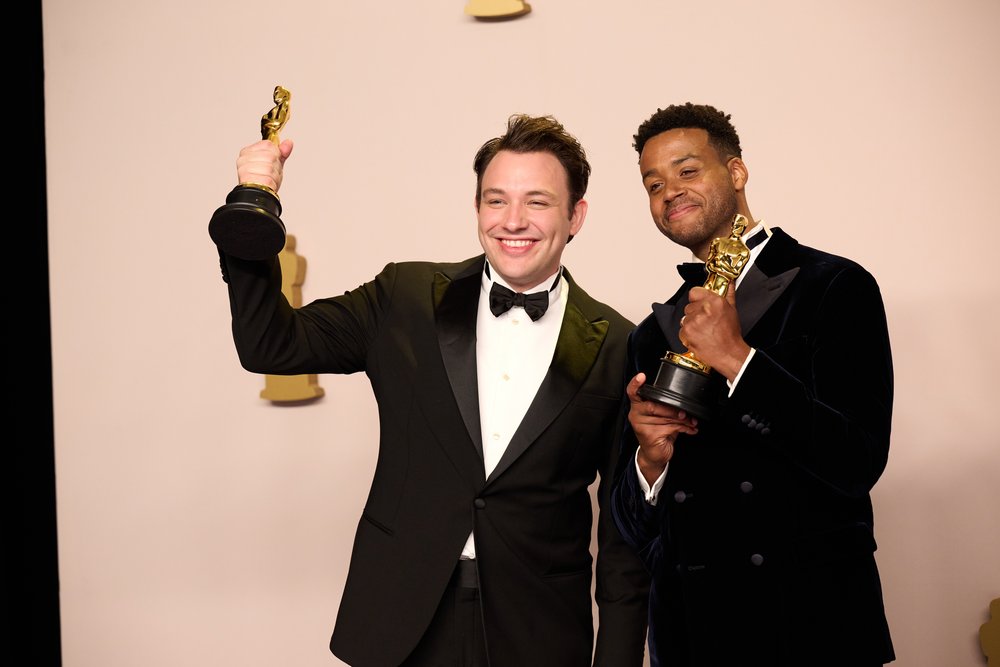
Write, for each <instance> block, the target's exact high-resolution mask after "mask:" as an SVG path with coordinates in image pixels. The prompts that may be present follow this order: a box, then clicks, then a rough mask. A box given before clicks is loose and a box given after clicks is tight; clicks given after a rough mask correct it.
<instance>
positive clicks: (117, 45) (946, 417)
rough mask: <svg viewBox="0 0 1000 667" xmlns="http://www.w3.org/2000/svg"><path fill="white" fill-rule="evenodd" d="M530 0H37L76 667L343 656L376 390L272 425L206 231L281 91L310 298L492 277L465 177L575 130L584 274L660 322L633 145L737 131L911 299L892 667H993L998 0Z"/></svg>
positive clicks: (889, 286) (663, 245) (887, 488)
mask: <svg viewBox="0 0 1000 667" xmlns="http://www.w3.org/2000/svg"><path fill="white" fill-rule="evenodd" d="M532 4H533V7H534V11H533V12H532V13H531V14H530V15H528V16H527V17H524V18H522V19H519V20H517V21H513V22H508V23H477V22H475V21H474V20H472V19H469V18H468V17H466V16H465V15H464V14H463V11H462V10H463V7H464V2H463V0H454V1H452V2H443V1H441V0H438V1H435V2H389V3H368V2H335V1H334V2H318V1H316V0H313V1H303V0H287V1H286V2H284V3H272V2H261V1H260V0H240V1H239V2H236V1H235V0H231V1H224V2H204V1H202V2H194V1H190V0H172V1H171V2H167V1H165V0H152V1H151V2H143V3H125V2H113V1H112V0H83V1H70V0H45V2H44V3H43V12H44V14H43V17H44V39H45V66H46V69H45V76H46V80H45V93H46V126H47V149H48V155H47V160H48V187H49V195H48V196H49V225H50V231H49V238H50V265H51V277H50V280H51V290H52V293H51V304H52V325H53V363H54V400H55V428H56V431H55V433H56V440H55V443H56V466H57V468H56V475H57V491H58V527H59V532H58V537H59V557H60V577H61V608H62V630H63V638H62V642H63V651H64V664H65V665H66V666H67V667H135V666H140V665H141V666H142V667H161V666H162V667H167V666H170V667H176V666H177V665H199V666H200V665H206V666H207V665H211V666H217V665H240V667H254V666H262V667H263V666H268V667H271V666H274V665H296V666H298V667H307V666H311V665H315V666H320V665H331V664H340V663H339V662H338V661H337V660H336V659H334V658H333V657H332V656H331V655H330V654H329V653H328V651H327V648H326V644H327V640H328V637H329V633H330V630H331V628H332V626H333V622H334V619H335V617H336V613H337V605H338V601H339V597H340V593H341V589H342V586H343V582H344V577H345V573H346V568H347V563H348V557H349V554H350V549H351V541H352V537H353V533H354V528H355V524H356V521H357V519H358V517H359V516H360V512H361V508H362V505H363V503H364V500H365V496H366V493H367V489H368V483H369V481H370V476H371V473H372V470H373V466H374V461H375V455H376V452H375V447H374V442H375V437H376V415H375V406H374V402H373V400H372V398H371V396H370V393H369V387H368V384H367V381H366V379H365V378H364V377H363V376H349V377H333V376H320V380H319V381H320V385H321V386H322V387H323V388H324V389H325V390H326V397H325V398H323V399H322V400H321V401H320V402H318V403H315V404H312V405H308V406H300V407H284V408H282V407H274V406H272V405H270V404H268V403H267V402H265V401H262V400H261V399H259V398H258V392H259V391H260V389H261V388H262V386H263V378H261V377H258V376H254V375H251V374H249V373H246V372H245V371H243V370H242V369H241V368H240V366H239V363H238V361H237V358H236V354H235V352H234V350H233V345H232V341H231V338H230V331H229V312H228V304H227V298H226V290H225V287H224V285H223V283H222V281H221V280H220V275H219V269H218V259H217V256H216V251H215V249H214V247H213V245H212V243H211V242H210V240H209V237H208V233H207V223H208V219H209V216H210V215H211V213H212V211H213V210H214V209H215V208H216V207H217V206H219V205H220V204H221V203H222V201H223V199H224V197H225V195H226V193H227V192H228V191H229V189H230V188H231V187H232V186H233V185H234V184H235V183H234V181H235V167H234V161H235V157H236V153H237V152H238V150H239V148H240V147H241V146H243V145H244V144H247V143H250V142H252V141H253V140H255V139H256V138H258V131H259V118H260V115H261V114H262V113H264V112H265V111H266V110H267V109H268V108H269V107H270V104H271V102H270V93H271V90H272V89H273V87H274V86H275V85H276V84H281V85H283V86H285V87H287V88H289V89H290V90H291V91H292V94H293V100H292V103H293V106H292V119H291V121H290V122H289V124H288V126H287V127H286V128H285V131H284V132H283V136H285V137H287V138H293V139H294V140H295V141H296V149H295V153H294V155H293V156H292V158H291V160H290V161H289V163H288V165H287V169H286V181H285V186H284V189H283V190H282V201H283V204H284V207H285V212H284V215H283V218H284V220H285V222H286V223H287V224H288V225H289V228H290V231H291V232H292V233H294V234H295V236H296V237H297V239H298V249H299V251H300V252H301V253H302V254H303V255H304V256H306V258H307V260H308V273H307V275H306V281H305V284H304V286H303V295H304V299H305V301H310V300H312V299H314V298H318V297H322V296H326V295H330V294H335V293H339V292H341V291H343V290H346V289H349V288H353V287H355V286H357V285H358V284H360V283H361V282H362V281H364V280H366V279H368V278H370V277H372V276H373V275H374V274H375V273H376V272H377V271H378V270H379V269H380V268H381V267H382V266H383V265H384V263H385V262H387V261H390V260H403V259H432V260H452V259H460V258H464V257H467V256H470V255H472V254H475V253H477V252H478V251H479V247H478V243H477V241H476V235H475V218H474V215H473V207H472V197H473V191H474V185H475V181H474V177H473V174H472V170H471V161H472V156H473V153H474V152H475V150H476V148H478V146H479V144H480V143H481V142H482V141H483V140H484V139H486V138H488V137H490V136H494V135H496V134H498V133H500V132H501V131H502V129H503V124H504V121H505V119H506V117H507V115H508V114H510V113H512V112H528V113H534V114H542V113H551V114H554V115H556V116H557V117H559V118H560V119H561V120H563V121H564V122H565V123H566V125H567V126H568V127H569V128H570V130H571V131H573V132H574V133H576V134H577V135H578V136H579V138H580V139H581V140H582V142H583V144H584V145H585V146H586V147H587V149H588V151H589V154H590V157H591V159H592V162H593V165H594V175H593V183H592V186H591V190H590V192H589V197H588V199H589V201H590V214H589V216H588V218H587V224H586V227H585V228H584V229H583V231H582V233H581V234H580V236H579V237H578V239H577V240H576V241H574V243H573V244H572V245H571V246H570V247H569V249H568V251H567V255H566V257H565V260H566V263H567V265H568V266H569V267H570V268H571V270H572V271H573V273H574V275H575V277H576V278H577V279H578V280H579V281H580V282H581V283H582V284H583V285H585V286H586V287H587V288H588V289H589V290H590V291H591V293H592V294H593V295H594V296H596V297H598V298H601V299H604V300H607V301H610V302H612V303H614V304H616V305H617V306H618V307H619V308H620V310H621V311H622V312H624V313H625V314H627V315H628V316H630V317H631V318H632V319H634V320H638V319H641V318H642V317H643V316H644V315H645V314H646V313H647V311H648V309H649V306H650V303H652V302H653V301H657V300H662V299H664V298H666V297H667V296H668V295H669V294H670V293H672V292H673V290H674V288H675V286H676V284H677V279H676V277H675V274H674V272H673V269H672V267H673V265H674V264H675V263H677V262H678V261H683V260H684V259H686V256H685V253H684V252H683V251H681V250H679V249H678V248H676V247H673V246H672V245H670V244H669V243H668V242H667V241H666V240H665V239H664V238H663V237H661V236H660V235H659V234H658V232H657V231H656V230H655V229H654V227H653V225H652V223H651V222H650V220H649V215H648V212H647V210H646V204H645V199H644V196H643V194H642V190H641V189H640V181H639V177H638V173H637V168H636V155H635V154H634V151H633V150H632V148H631V145H630V144H631V136H632V133H633V132H634V131H635V128H636V126H637V125H638V123H639V122H641V121H642V120H643V119H644V118H646V117H647V116H648V115H649V114H650V113H651V112H653V111H654V110H655V109H656V108H657V107H660V106H666V105H668V104H670V103H674V102H685V101H695V102H706V103H711V104H715V105H717V106H719V107H721V108H723V109H725V110H727V111H729V112H731V113H732V114H733V119H734V121H735V123H736V125H737V128H738V129H739V130H740V131H741V134H742V137H743V143H744V151H745V159H746V162H747V164H748V165H749V169H750V174H751V177H750V183H749V190H748V192H749V202H750V206H751V209H752V210H753V211H754V213H755V214H756V215H758V216H760V217H762V218H763V219H764V220H765V221H766V222H767V223H769V224H771V225H773V226H781V227H783V228H784V229H785V230H786V231H788V232H790V233H791V234H792V235H794V236H796V237H797V238H799V239H800V240H801V241H802V242H804V243H807V244H810V245H814V246H819V247H821V248H824V249H827V250H831V251H834V252H838V253H841V254H845V255H848V256H850V257H853V258H855V259H857V260H859V261H860V262H862V263H863V264H864V265H866V266H867V267H868V268H869V269H870V270H871V271H872V272H873V273H874V274H875V276H876V277H877V278H878V279H879V281H880V283H881V285H882V288H883V294H884V297H885V301H886V307H887V310H888V316H889V324H890V329H891V334H892V343H893V352H894V357H895V368H896V380H897V393H896V408H895V418H894V429H893V442H892V451H891V454H890V460H889V466H888V469H887V471H886V473H885V475H884V477H883V479H882V481H881V482H880V484H879V485H878V487H877V488H876V489H875V494H874V499H875V503H876V508H875V509H876V532H877V537H878V541H879V545H880V548H879V551H878V554H877V556H878V561H879V564H880V566H881V570H882V573H883V578H884V584H885V593H886V603H887V606H888V614H889V620H890V624H891V627H892V631H893V638H894V640H895V643H896V647H897V654H898V656H899V660H898V663H897V664H899V665H902V666H905V667H918V666H919V667H923V666H927V667H942V666H946V667H956V666H957V667H962V666H969V667H971V666H975V665H981V664H983V659H982V657H981V655H980V653H979V651H978V645H977V639H976V635H977V632H978V628H979V626H980V624H982V623H983V622H984V621H986V620H987V618H988V604H989V601H990V599H992V598H995V597H998V596H1000V566H998V563H1000V520H998V516H1000V514H998V509H1000V480H998V475H1000V472H998V471H1000V452H998V447H997V445H998V444H1000V428H998V419H997V409H996V403H997V400H996V399H997V398H998V392H997V390H996V385H995V382H996V378H997V376H998V371H1000V353H998V351H997V346H996V342H997V340H1000V318H998V315H997V303H998V301H997V297H996V288H995V284H996V278H995V274H996V271H997V266H998V262H997V259H996V253H995V251H994V248H995V247H996V240H995V239H996V233H995V231H994V229H995V225H996V221H997V219H998V218H997V216H998V208H997V196H996V195H997V192H998V187H997V184H996V177H995V173H996V162H997V156H998V155H1000V130H998V128H997V124H996V113H997V112H996V110H997V108H998V107H1000V84H998V82H1000V76H997V74H996V70H997V67H998V65H1000V41H998V40H996V38H995V34H996V32H997V29H998V28H1000V5H998V3H997V2H996V0H947V1H946V0H906V1H905V2H904V1H903V0H849V1H847V2H836V3H834V2H826V3H814V2H802V1H801V0H794V1H793V0H770V1H768V0H764V1H761V2H755V3H747V2H742V1H738V0H716V1H715V2H711V3H678V2H669V1H664V0H655V1H654V0H642V1H639V0H623V1H622V2H614V3H612V2H605V3H597V2H592V3H580V2H577V1H576V0H536V1H535V2H533V3H532ZM855 345H857V346H861V345H865V332H864V328H863V326H861V325H860V324H859V331H858V337H857V340H856V341H855ZM844 363H845V364H850V363H851V349H845V350H844ZM818 603H819V604H822V601H819V602H818ZM720 614H721V618H720V620H722V621H725V610H720Z"/></svg>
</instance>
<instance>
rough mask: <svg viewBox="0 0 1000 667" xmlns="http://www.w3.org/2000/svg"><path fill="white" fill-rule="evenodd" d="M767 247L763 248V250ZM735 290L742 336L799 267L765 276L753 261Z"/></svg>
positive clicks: (776, 297)
mask: <svg viewBox="0 0 1000 667" xmlns="http://www.w3.org/2000/svg"><path fill="white" fill-rule="evenodd" d="M766 250H767V248H765V251H766ZM747 271H748V273H747V275H746V276H745V277H744V278H743V282H741V283H740V288H739V289H738V290H736V310H737V312H739V314H740V331H741V333H742V334H743V338H746V337H747V334H749V333H750V330H751V329H753V327H754V325H755V324H757V320H759V319H760V317H761V315H763V314H764V313H765V312H767V309H768V308H770V307H771V305H772V304H773V303H774V302H775V301H776V300H777V299H778V297H779V296H781V293H782V292H784V291H785V288H787V287H788V285H789V284H791V282H792V279H793V278H795V276H796V275H797V274H798V272H799V267H797V266H796V267H795V268H792V269H788V270H787V271H784V272H782V273H779V274H778V275H776V276H771V277H768V276H765V275H764V272H763V271H761V270H760V269H759V268H757V264H756V263H755V264H754V265H753V266H751V267H750V268H749V269H747Z"/></svg>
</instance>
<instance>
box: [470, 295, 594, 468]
mask: <svg viewBox="0 0 1000 667" xmlns="http://www.w3.org/2000/svg"><path fill="white" fill-rule="evenodd" d="M571 294H572V293H571ZM607 333H608V322H607V320H604V319H599V320H595V321H593V322H590V321H589V320H588V319H587V318H586V317H585V316H584V314H583V312H582V311H581V310H580V309H579V307H577V306H576V305H575V304H574V303H573V299H572V296H571V297H570V302H569V303H568V304H566V313H565V315H564V316H563V323H562V328H561V329H560V330H559V338H558V340H557V341H556V349H555V353H554V355H553V357H552V364H551V365H550V366H549V370H548V372H547V373H546V374H545V378H544V379H542V384H541V386H539V388H538V393H537V394H535V398H534V400H533V401H532V402H531V405H530V406H529V407H528V411H527V413H525V415H524V419H522V420H521V425H520V426H518V428H517V431H515V432H514V436H513V437H512V438H511V441H510V444H509V445H508V446H507V449H506V451H504V453H503V456H502V457H500V461H498V462H497V466H496V468H494V469H493V472H492V473H491V474H490V476H489V479H487V481H486V483H487V484H489V483H490V482H491V481H493V480H494V479H496V478H497V477H498V476H499V475H501V474H503V472H504V471H505V470H506V469H507V468H509V467H510V465H511V464H512V463H513V462H514V461H516V460H517V459H518V457H519V456H521V454H523V453H524V451H525V450H526V449H528V447H529V446H530V445H531V443H533V442H535V440H537V439H538V437H539V436H540V435H541V433H542V431H544V430H545V429H546V428H547V427H548V425H549V424H551V423H552V421H553V420H554V419H555V418H556V417H558V416H559V414H560V413H561V412H562V411H563V410H564V409H565V408H566V406H567V405H568V404H569V402H570V401H571V400H572V399H573V397H574V396H575V395H576V392H577V391H578V390H579V389H580V386H581V385H582V384H583V382H584V380H585V379H586V378H587V374H588V373H590V369H591V368H592V367H593V365H594V362H595V361H596V360H597V354H598V353H599V352H600V350H601V345H602V344H603V343H604V338H605V336H607Z"/></svg>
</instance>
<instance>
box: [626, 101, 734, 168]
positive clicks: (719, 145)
mask: <svg viewBox="0 0 1000 667" xmlns="http://www.w3.org/2000/svg"><path fill="white" fill-rule="evenodd" d="M730 117H731V116H730V115H729V114H727V113H723V112H722V111H719V110H718V109H716V108H715V107H712V106H709V105H707V104H692V103H691V102H687V103H685V104H672V105H670V106H669V107H667V108H666V109H657V110H656V113H654V114H653V115H652V116H650V117H649V118H648V119H646V120H645V121H644V122H643V123H642V125H640V126H639V130H638V132H636V134H635V135H634V136H633V137H632V139H633V142H632V146H633V147H634V148H635V150H636V152H637V153H639V155H640V156H641V155H642V148H643V146H645V145H646V142H647V141H649V140H650V139H652V138H653V137H655V136H656V135H658V134H660V133H662V132H666V131H668V130H676V129H678V128H686V127H696V128H700V129H702V130H705V131H706V132H708V143H709V144H711V145H712V147H713V148H715V150H716V152H717V153H718V154H719V157H720V158H721V159H722V160H723V161H726V160H728V159H729V158H732V157H743V149H742V148H740V135H738V134H737V133H736V128H735V127H733V124H732V123H730V122H729V119H730Z"/></svg>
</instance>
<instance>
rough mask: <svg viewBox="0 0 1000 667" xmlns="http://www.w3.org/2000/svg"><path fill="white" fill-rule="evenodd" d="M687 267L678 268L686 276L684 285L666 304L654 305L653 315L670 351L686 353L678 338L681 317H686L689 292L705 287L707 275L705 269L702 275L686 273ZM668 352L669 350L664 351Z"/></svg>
mask: <svg viewBox="0 0 1000 667" xmlns="http://www.w3.org/2000/svg"><path fill="white" fill-rule="evenodd" d="M684 266H685V265H683V264H682V265H680V266H678V267H677V268H678V270H679V271H680V273H681V276H685V280H684V284H683V285H681V286H680V287H679V288H678V289H677V291H676V292H675V293H674V295H673V296H672V297H670V300H668V301H667V302H666V303H654V304H653V315H654V316H655V317H656V322H657V324H659V325H660V330H661V331H662V332H663V335H664V336H665V337H666V339H667V344H668V345H669V351H671V352H683V351H685V348H684V345H683V344H682V343H681V339H680V338H678V337H677V332H678V331H680V328H681V317H682V316H683V315H684V306H686V305H688V292H690V291H691V288H692V287H696V286H700V285H703V284H704V282H705V278H706V277H707V274H705V272H704V269H702V271H701V272H700V273H698V272H695V271H685V270H684V268H683V267H684ZM663 352H664V353H665V352H667V350H663Z"/></svg>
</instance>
